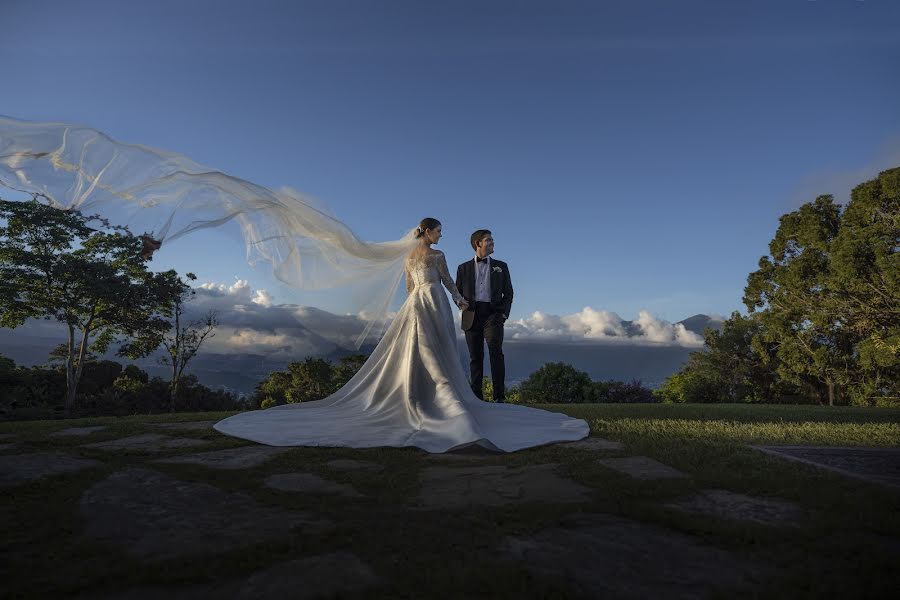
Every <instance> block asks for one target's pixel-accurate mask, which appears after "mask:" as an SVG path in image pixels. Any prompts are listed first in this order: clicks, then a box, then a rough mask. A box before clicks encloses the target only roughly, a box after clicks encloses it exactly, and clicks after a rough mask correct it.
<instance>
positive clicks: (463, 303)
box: [456, 298, 469, 310]
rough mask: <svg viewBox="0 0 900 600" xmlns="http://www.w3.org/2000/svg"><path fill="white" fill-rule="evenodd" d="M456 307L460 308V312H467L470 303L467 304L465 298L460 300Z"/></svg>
mask: <svg viewBox="0 0 900 600" xmlns="http://www.w3.org/2000/svg"><path fill="white" fill-rule="evenodd" d="M456 305H457V306H458V307H459V308H460V310H466V309H468V308H469V303H468V302H466V299H465V298H460V299H459V301H458V302H457V303H456Z"/></svg>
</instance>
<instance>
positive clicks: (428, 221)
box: [416, 217, 441, 239]
mask: <svg viewBox="0 0 900 600" xmlns="http://www.w3.org/2000/svg"><path fill="white" fill-rule="evenodd" d="M440 224H441V222H440V221H438V220H437V219H432V218H431V217H425V218H424V219H422V222H421V223H419V226H418V227H416V239H419V238H420V237H422V236H423V235H425V232H426V231H428V230H429V229H434V228H435V227H439V226H440Z"/></svg>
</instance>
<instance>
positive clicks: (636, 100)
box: [0, 0, 900, 321]
mask: <svg viewBox="0 0 900 600" xmlns="http://www.w3.org/2000/svg"><path fill="white" fill-rule="evenodd" d="M0 16H2V18H0V55H2V56H3V57H4V66H3V76H2V80H0V81H2V83H0V86H2V93H0V114H5V115H9V116H13V117H17V118H23V119H30V120H54V121H71V122H76V123H80V124H85V125H89V126H91V127H94V128H96V129H99V130H101V131H104V132H106V133H108V134H109V135H111V136H112V137H114V138H116V139H118V140H121V141H125V142H133V143H143V144H147V145H151V146H157V147H160V148H164V149H167V150H172V151H175V152H180V153H183V154H187V155H189V156H191V157H192V158H194V159H196V160H197V161H198V162H201V163H203V164H207V165H210V166H213V167H216V168H218V169H221V170H223V171H225V172H228V173H231V174H234V175H237V176H240V177H243V178H245V179H249V180H252V181H254V182H257V183H260V184H263V185H266V186H269V187H273V188H277V187H280V186H283V185H288V186H291V187H294V188H296V189H299V190H301V191H303V192H305V193H308V194H311V195H313V196H315V197H317V198H320V199H321V200H322V201H323V202H325V203H326V204H327V205H328V206H329V207H330V209H331V211H332V212H333V213H334V214H336V215H337V216H338V217H340V218H341V219H342V220H344V221H345V222H347V223H348V224H350V226H351V227H352V228H353V229H354V230H355V231H357V232H358V233H359V235H360V236H361V237H363V238H365V239H370V240H386V239H395V238H397V237H400V235H402V234H403V232H405V231H406V230H407V229H408V228H410V227H412V226H414V225H415V224H416V223H417V222H418V220H419V219H420V218H421V217H424V216H434V217H437V218H439V219H441V220H442V221H443V223H444V230H445V237H444V240H443V242H442V244H441V248H442V249H443V250H444V251H445V252H446V254H447V256H448V260H449V262H450V263H451V265H455V264H456V263H458V262H460V261H462V260H465V259H467V258H469V257H470V256H471V251H470V249H469V246H468V236H469V233H470V232H471V231H472V230H474V229H476V228H480V227H487V228H490V229H492V230H493V231H494V233H495V238H496V240H497V253H496V256H497V257H498V258H501V259H503V260H505V261H507V262H508V263H509V265H510V271H511V273H512V276H513V282H514V284H515V287H516V301H515V305H514V307H513V315H512V316H513V318H523V317H528V316H529V315H531V314H532V313H533V312H534V311H542V312H544V313H548V314H552V315H563V316H564V315H571V314H574V313H578V312H579V311H582V309H583V308H584V307H587V306H590V307H593V308H594V309H596V310H598V311H612V312H615V313H617V314H618V315H620V316H621V317H622V318H625V319H634V318H636V317H637V316H638V313H639V311H640V310H642V309H646V310H648V311H649V312H650V313H652V314H654V315H656V316H657V317H659V318H661V319H666V320H669V321H677V320H679V319H682V318H685V317H687V316H690V315H692V314H695V313H700V312H703V313H707V314H710V313H715V314H725V315H727V314H728V313H730V312H731V311H732V310H735V309H740V308H742V305H741V301H740V299H741V294H742V289H743V286H744V285H745V282H746V276H747V274H748V273H749V272H750V271H751V270H753V269H755V267H756V263H757V261H758V259H759V257H760V256H761V255H763V254H765V253H766V251H767V244H768V242H769V240H770V239H771V237H772V235H773V234H774V232H775V228H776V227H777V222H778V217H779V216H780V215H782V214H783V213H785V212H788V211H790V210H792V209H794V208H796V207H797V206H799V204H800V203H802V202H804V201H808V200H812V199H813V198H814V197H815V196H816V195H817V194H819V193H834V194H835V195H836V196H838V197H840V198H844V199H846V197H847V195H848V192H849V189H850V186H851V185H852V184H855V183H858V182H860V181H862V180H863V179H865V178H868V177H871V176H873V175H875V174H877V172H878V171H879V170H881V169H884V168H888V167H891V166H900V109H898V100H897V99H898V98H900V77H897V64H898V63H900V3H896V2H888V1H875V0H866V1H855V0H832V1H826V0H818V1H807V0H779V1H777V2H761V1H754V2H750V1H746V0H744V1H740V2H737V1H725V0H718V1H711V2H693V1H687V0H683V1H678V0H668V1H652V2H651V1H644V0H631V1H627V2H626V1H621V2H602V1H595V2H486V1H480V2H465V1H457V2H428V1H419V2H374V1H355V2H347V1H334V0H330V1H323V2H271V1H259V0H257V1H254V2H223V1H215V2H212V1H209V2H207V1H203V2H198V1H190V2H188V1H179V2H173V1H157V2H144V3H138V2H97V1H91V0H87V1H80V2H77V3H74V2H47V1H40V2H37V1H34V0H29V1H18V0H0ZM176 245H177V247H176ZM168 250H169V251H168V252H165V251H161V252H160V253H159V254H158V255H157V257H156V258H155V260H154V264H153V266H154V268H167V267H174V268H176V269H178V270H179V271H181V272H184V271H188V270H191V271H194V272H195V273H197V274H198V275H199V276H200V280H201V281H204V282H214V283H219V284H225V285H231V284H232V283H233V282H234V281H235V278H238V279H242V280H247V281H249V285H250V286H251V287H252V288H253V289H265V290H267V292H268V294H270V295H271V297H272V298H273V299H274V302H276V303H285V302H298V303H303V304H306V303H314V302H317V301H321V302H323V303H329V302H331V303H332V304H331V305H329V306H324V308H328V309H332V310H337V311H340V309H341V307H340V302H339V301H335V300H334V299H331V300H323V299H322V298H321V297H318V298H317V297H314V296H310V295H308V294H303V293H299V292H296V291H294V290H289V289H286V288H285V287H284V286H281V285H279V284H278V283H276V282H273V281H272V279H271V278H270V277H269V276H268V275H267V274H266V273H265V272H263V271H253V270H252V269H250V268H249V267H247V266H246V265H245V264H244V253H243V246H242V245H241V244H240V243H239V242H238V241H237V240H236V239H235V238H234V232H228V231H218V232H213V233H204V234H200V235H198V236H196V237H194V238H190V239H189V238H185V239H184V240H181V241H179V242H176V243H173V245H172V247H171V248H170V249H168Z"/></svg>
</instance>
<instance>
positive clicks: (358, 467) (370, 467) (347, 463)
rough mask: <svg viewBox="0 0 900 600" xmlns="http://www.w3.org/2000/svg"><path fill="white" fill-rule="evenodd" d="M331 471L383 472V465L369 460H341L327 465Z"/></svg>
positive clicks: (332, 461) (329, 462)
mask: <svg viewBox="0 0 900 600" xmlns="http://www.w3.org/2000/svg"><path fill="white" fill-rule="evenodd" d="M325 466H327V467H328V468H329V469H334V470H335V471H382V470H384V466H383V465H379V464H378V463H376V462H371V461H368V460H354V459H352V458H339V459H336V460H331V461H328V462H327V463H325Z"/></svg>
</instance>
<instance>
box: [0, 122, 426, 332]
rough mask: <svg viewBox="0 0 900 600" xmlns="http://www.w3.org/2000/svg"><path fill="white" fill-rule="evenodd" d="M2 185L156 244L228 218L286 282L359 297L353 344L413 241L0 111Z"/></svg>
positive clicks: (291, 195)
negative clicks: (368, 237)
mask: <svg viewBox="0 0 900 600" xmlns="http://www.w3.org/2000/svg"><path fill="white" fill-rule="evenodd" d="M0 186H4V187H7V188H9V189H12V190H17V191H20V192H25V193H28V194H32V195H35V196H39V197H41V198H43V199H44V200H45V201H46V202H48V203H50V204H51V205H52V206H55V207H57V208H60V209H64V210H78V211H80V212H82V213H84V214H98V215H100V216H102V217H104V218H106V219H108V220H109V221H110V222H111V223H113V224H116V225H125V226H127V227H128V228H129V229H130V230H131V231H132V233H135V234H147V235H148V236H149V237H148V238H147V239H148V240H149V241H151V243H152V246H151V247H152V249H153V250H154V251H155V250H156V249H157V248H159V244H161V246H162V247H165V245H166V244H167V243H169V242H172V241H174V240H176V239H178V238H181V237H184V236H187V235H190V234H191V233H192V232H195V231H197V230H200V229H204V228H210V227H218V226H221V225H224V224H226V223H229V222H231V221H234V222H236V223H238V224H239V226H240V228H241V231H242V234H243V237H244V242H245V244H246V248H247V260H248V262H249V263H250V264H256V263H259V262H268V263H269V264H270V265H271V268H272V272H273V274H274V275H275V276H276V277H277V278H278V279H279V280H281V281H283V282H284V283H286V284H288V285H290V286H293V287H297V288H301V289H305V290H322V289H333V288H340V287H344V286H346V287H351V286H352V288H353V289H354V290H355V291H356V292H357V295H356V296H355V297H356V298H359V300H358V302H357V305H356V306H353V308H354V309H356V310H358V312H359V313H360V314H365V315H366V319H365V323H366V325H365V327H364V329H363V331H362V332H361V333H360V335H359V337H358V338H357V342H356V346H357V348H358V347H359V346H360V345H362V343H363V342H364V341H365V340H366V339H367V338H368V337H369V336H370V335H371V334H373V333H375V334H378V333H380V331H381V327H382V326H383V324H384V321H385V319H386V317H387V314H388V311H389V309H390V303H391V300H392V299H393V297H394V295H395V293H396V290H397V286H398V285H399V283H400V278H401V276H402V274H403V263H404V261H405V259H406V256H407V255H408V253H409V251H410V250H411V249H412V247H413V246H414V245H415V243H416V240H415V230H414V229H413V230H410V231H408V233H407V234H406V235H405V236H403V237H402V238H400V239H398V240H394V241H389V242H379V243H373V242H364V241H362V240H360V239H359V238H358V237H357V236H356V234H355V233H353V231H351V230H350V228H348V227H347V225H345V224H344V223H342V222H341V221H340V220H338V219H337V218H335V217H333V216H331V215H329V214H328V213H327V212H326V210H325V209H323V208H322V207H318V208H317V207H316V206H315V202H314V201H313V200H312V199H310V198H308V197H305V196H303V195H302V194H300V193H299V192H297V191H295V190H292V189H289V188H284V189H281V190H279V191H273V190H270V189H268V188H266V187H263V186H260V185H257V184H255V183H252V182H250V181H247V180H244V179H240V178H238V177H234V176H232V175H228V174H226V173H223V172H221V171H217V170H215V169H211V168H208V167H205V166H203V165H200V164H198V163H196V162H194V161H193V160H191V159H190V158H188V157H186V156H182V155H179V154H175V153H172V152H167V151H164V150H159V149H157V148H151V147H148V146H142V145H136V144H124V143H121V142H118V141H116V140H113V139H112V138H110V137H109V136H107V135H105V134H104V133H102V132H100V131H97V130H94V129H91V128H89V127H83V126H79V125H72V124H67V123H41V122H30V121H22V120H18V119H13V118H9V117H2V116H0ZM376 328H377V329H376Z"/></svg>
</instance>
